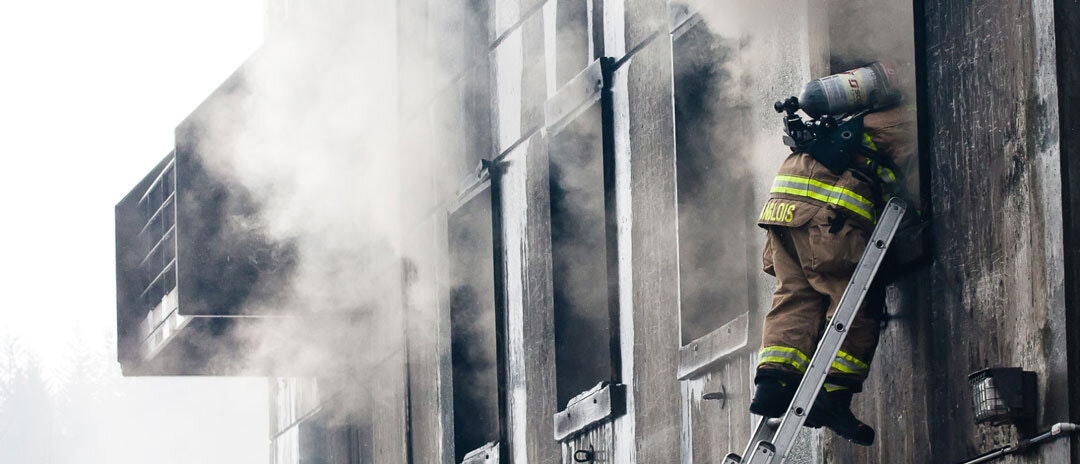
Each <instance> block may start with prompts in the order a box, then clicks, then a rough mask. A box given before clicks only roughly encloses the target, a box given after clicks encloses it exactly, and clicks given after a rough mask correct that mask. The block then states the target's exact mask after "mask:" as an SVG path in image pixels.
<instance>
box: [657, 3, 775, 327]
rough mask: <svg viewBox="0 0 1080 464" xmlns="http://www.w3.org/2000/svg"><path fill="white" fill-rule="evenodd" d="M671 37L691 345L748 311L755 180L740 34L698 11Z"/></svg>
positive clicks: (682, 272)
mask: <svg viewBox="0 0 1080 464" xmlns="http://www.w3.org/2000/svg"><path fill="white" fill-rule="evenodd" d="M673 39H674V40H673V43H672V48H673V53H674V56H673V60H674V80H675V144H676V151H675V153H676V175H677V180H678V181H677V185H678V191H677V199H678V205H679V278H680V280H679V286H680V288H679V291H680V295H681V326H682V343H683V344H687V343H689V342H691V341H693V340H695V339H698V338H700V337H702V336H704V335H706V334H708V333H710V332H712V331H713V330H716V329H718V328H720V327H721V326H722V325H723V324H725V323H727V322H729V321H731V320H732V319H734V318H736V317H738V316H739V315H741V314H744V313H746V312H747V311H749V310H750V304H749V301H750V295H749V277H750V276H749V273H750V272H751V271H753V269H751V268H750V264H749V263H750V261H751V260H750V259H749V257H750V256H751V251H750V249H751V248H753V247H754V246H755V244H756V242H755V241H754V240H753V239H752V238H751V237H750V235H749V234H750V231H752V230H753V229H752V224H751V220H752V219H753V218H754V217H755V215H754V211H755V205H754V198H753V186H754V183H753V173H752V170H751V168H750V163H751V160H750V159H749V156H750V155H749V153H750V150H749V147H748V146H747V145H748V143H747V141H748V137H747V133H748V130H747V125H748V119H749V117H750V115H749V112H748V111H747V108H746V104H745V103H744V100H743V99H742V98H740V96H739V95H738V94H737V83H736V82H735V81H734V79H735V77H734V76H733V73H732V70H731V68H732V62H733V61H734V60H736V59H737V53H739V49H738V47H739V43H738V40H737V39H731V38H725V37H721V36H720V35H717V34H714V33H713V32H712V31H710V30H709V27H708V25H707V23H706V22H705V21H702V20H701V19H700V17H697V16H696V15H695V16H694V17H693V18H690V19H689V20H687V21H686V22H684V23H682V24H681V25H680V27H678V28H677V29H676V30H675V32H674V33H673ZM777 123H779V120H778V121H777ZM752 242H753V243H752Z"/></svg>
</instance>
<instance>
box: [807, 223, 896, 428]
mask: <svg viewBox="0 0 1080 464" xmlns="http://www.w3.org/2000/svg"><path fill="white" fill-rule="evenodd" d="M823 211H826V210H823ZM868 235H869V234H868V233H867V232H866V231H865V230H862V229H860V228H858V227H856V226H854V225H853V224H851V223H849V222H846V221H842V218H840V219H838V216H837V215H835V214H834V213H831V212H830V213H828V214H827V215H826V216H825V217H822V218H815V220H814V221H811V224H810V228H809V243H810V250H808V253H810V254H812V259H810V260H809V261H806V260H804V264H805V267H804V268H803V271H804V273H805V275H806V277H807V281H808V282H809V284H810V285H811V287H813V288H814V290H816V291H818V292H820V293H822V294H824V295H827V298H828V310H827V312H826V318H830V317H832V315H833V312H834V311H835V310H836V307H837V305H838V304H839V302H840V298H841V296H843V294H844V291H845V290H846V289H847V285H848V282H849V281H850V279H851V276H852V274H853V273H854V271H855V267H856V265H857V264H858V261H859V258H860V257H861V256H862V253H863V251H864V250H865V248H866V241H867V237H868ZM880 295H881V292H878V291H871V293H870V294H869V295H868V296H867V298H866V300H864V302H863V305H862V306H861V307H860V308H859V311H858V313H856V316H855V319H854V320H853V321H852V324H851V325H850V326H849V329H848V334H847V337H846V338H845V339H844V343H843V345H841V347H840V352H839V353H838V354H837V356H836V358H835V359H834V360H833V362H832V365H831V368H830V370H829V376H828V377H827V378H826V384H825V390H826V391H825V393H824V394H822V395H820V396H819V397H818V400H817V401H816V402H815V403H814V408H813V409H812V410H811V413H810V417H809V418H808V420H807V422H808V423H809V425H824V426H827V427H829V428H831V429H833V430H834V431H836V432H837V433H838V434H839V435H840V436H842V437H844V438H847V439H849V440H851V441H853V442H855V443H857V444H861V445H869V444H872V443H873V441H874V430H873V429H872V428H870V427H869V426H867V425H866V424H863V423H862V422H861V421H859V420H858V419H857V418H855V415H854V414H853V413H852V412H851V399H852V395H853V394H854V393H857V392H859V391H861V390H862V384H863V381H864V380H866V376H867V375H868V374H869V372H870V362H871V361H872V360H873V356H874V350H875V349H876V348H877V343H878V333H879V322H878V318H877V317H876V315H877V314H878V313H879V308H880V307H881V306H880V305H881V303H882V301H881V297H880Z"/></svg>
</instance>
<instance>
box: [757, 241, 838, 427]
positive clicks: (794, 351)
mask: <svg viewBox="0 0 1080 464" xmlns="http://www.w3.org/2000/svg"><path fill="white" fill-rule="evenodd" d="M806 241H807V233H806V230H805V229H804V228H794V229H792V228H786V227H771V228H769V229H768V233H767V238H766V245H765V253H764V265H765V271H766V272H769V273H770V274H773V275H775V276H776V281H777V285H776V289H775V290H774V291H773V304H772V309H771V310H770V311H769V313H768V314H767V315H766V316H765V321H764V328H763V333H762V344H761V352H760V356H759V358H758V367H757V375H756V376H755V378H754V382H755V383H756V384H757V388H756V390H755V393H754V399H753V401H752V402H751V405H750V410H751V412H753V413H755V414H758V415H762V416H766V417H778V416H780V415H782V414H783V412H784V411H785V410H786V408H787V406H788V404H790V402H791V398H792V396H793V395H794V393H795V389H796V388H797V387H798V383H799V381H800V380H801V378H802V375H803V373H804V372H806V368H807V366H808V365H809V363H810V356H813V354H814V350H815V349H816V348H817V342H818V339H819V336H820V333H821V330H822V327H823V326H824V317H825V310H826V308H827V305H828V300H827V297H826V296H825V295H822V294H821V293H818V292H817V291H815V290H814V289H813V287H812V286H811V285H810V283H809V282H808V281H807V279H806V276H805V275H804V273H803V270H802V265H801V264H800V258H799V252H798V249H799V248H805V247H806V243H805V242H806ZM797 242H803V243H799V244H797ZM770 271H771V272H770Z"/></svg>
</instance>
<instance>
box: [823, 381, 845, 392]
mask: <svg viewBox="0 0 1080 464" xmlns="http://www.w3.org/2000/svg"><path fill="white" fill-rule="evenodd" d="M821 388H824V389H825V391H827V392H830V393H831V392H834V391H837V390H847V387H845V386H843V385H836V384H831V383H826V384H825V385H823V386H822V387H821Z"/></svg>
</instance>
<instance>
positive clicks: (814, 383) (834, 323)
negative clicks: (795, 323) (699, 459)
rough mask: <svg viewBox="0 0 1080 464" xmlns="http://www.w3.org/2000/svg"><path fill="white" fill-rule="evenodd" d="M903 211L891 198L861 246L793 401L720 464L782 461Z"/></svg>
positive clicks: (760, 424) (762, 422) (902, 204)
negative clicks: (846, 282)
mask: <svg viewBox="0 0 1080 464" xmlns="http://www.w3.org/2000/svg"><path fill="white" fill-rule="evenodd" d="M906 211H907V203H905V202H904V201H903V200H901V199H900V198H896V197H894V198H892V199H891V200H889V202H888V203H887V204H886V205H885V211H884V212H883V213H882V215H881V218H880V219H879V220H878V224H877V226H876V227H874V232H873V233H872V234H871V235H870V241H869V242H868V243H867V245H866V251H864V252H863V255H862V258H860V259H859V264H858V265H856V267H855V272H854V274H852V276H851V281H849V282H848V286H847V289H845V290H844V295H843V296H842V297H840V303H839V304H838V305H837V307H836V312H835V313H834V314H833V318H832V320H831V321H829V325H828V327H826V329H825V333H824V334H823V335H822V337H821V342H819V343H818V347H817V350H816V351H814V357H813V358H812V359H811V360H810V367H809V368H807V369H806V374H804V375H803V379H802V382H800V383H799V388H798V390H796V391H795V397H794V398H792V400H791V405H790V406H788V411H787V413H786V414H784V415H783V416H781V417H777V418H761V420H759V421H758V424H757V427H755V430H754V435H753V436H752V437H751V438H750V442H749V443H747V445H746V450H745V451H743V455H742V456H745V457H746V458H745V460H744V458H743V457H741V456H739V455H738V454H735V453H729V454H728V455H727V456H726V457H725V458H724V461H723V464H782V463H783V462H784V461H785V460H786V459H787V454H788V451H790V449H791V445H792V444H793V443H794V442H795V437H796V436H797V435H798V433H799V429H800V428H801V427H802V425H803V423H804V422H805V421H806V416H807V415H808V414H809V413H810V408H811V407H812V406H813V405H814V400H815V399H817V395H818V392H820V391H821V387H822V385H824V384H825V376H826V375H827V374H828V373H829V366H830V365H832V360H833V359H834V358H836V353H837V352H838V351H839V350H840V345H841V344H843V343H844V338H846V337H847V327H849V326H850V325H851V322H852V321H853V320H854V319H855V313H856V312H857V311H858V309H859V306H861V305H862V302H863V299H864V298H865V297H866V294H867V292H869V290H870V284H871V283H872V282H873V281H874V276H875V275H877V271H878V268H879V267H881V262H882V261H883V260H884V258H885V252H886V251H888V249H889V245H890V244H891V243H892V240H893V236H895V235H896V231H897V230H898V229H899V228H900V221H901V220H903V218H904V213H905V212H906Z"/></svg>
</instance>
